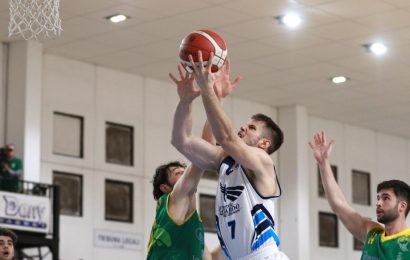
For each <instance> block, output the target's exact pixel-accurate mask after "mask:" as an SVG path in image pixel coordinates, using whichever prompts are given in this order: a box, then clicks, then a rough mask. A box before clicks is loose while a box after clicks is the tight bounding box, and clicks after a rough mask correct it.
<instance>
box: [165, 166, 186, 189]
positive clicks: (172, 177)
mask: <svg viewBox="0 0 410 260" xmlns="http://www.w3.org/2000/svg"><path fill="white" fill-rule="evenodd" d="M184 171H185V168H184V167H170V168H169V170H168V183H169V184H170V185H171V186H172V188H173V187H174V185H175V183H177V181H178V180H179V178H181V176H182V174H184Z"/></svg>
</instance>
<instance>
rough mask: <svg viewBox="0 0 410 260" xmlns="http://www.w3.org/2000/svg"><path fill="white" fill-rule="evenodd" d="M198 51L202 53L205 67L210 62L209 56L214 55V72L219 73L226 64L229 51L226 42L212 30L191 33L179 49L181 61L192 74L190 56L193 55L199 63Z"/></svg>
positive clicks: (212, 69)
mask: <svg viewBox="0 0 410 260" xmlns="http://www.w3.org/2000/svg"><path fill="white" fill-rule="evenodd" d="M198 50H201V51H202V60H203V61H204V65H206V64H207V63H208V61H209V54H210V53H211V52H213V53H214V58H213V60H212V67H211V71H212V72H217V71H218V70H219V69H220V68H221V67H222V66H223V64H224V62H225V59H226V56H227V55H228V49H227V47H226V43H225V41H224V40H223V39H222V37H221V36H219V35H218V34H217V33H216V32H213V31H210V30H198V31H194V32H191V33H190V34H188V35H187V36H185V37H184V39H183V40H182V42H181V46H180V47H179V59H180V62H181V64H182V65H183V66H184V67H185V69H186V70H187V71H188V72H190V73H191V72H192V67H191V62H190V61H189V58H188V56H189V55H192V58H193V59H194V62H198Z"/></svg>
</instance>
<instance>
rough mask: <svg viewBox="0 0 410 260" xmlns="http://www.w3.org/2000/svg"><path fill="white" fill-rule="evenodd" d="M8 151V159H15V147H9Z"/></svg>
mask: <svg viewBox="0 0 410 260" xmlns="http://www.w3.org/2000/svg"><path fill="white" fill-rule="evenodd" d="M6 151H7V157H8V158H13V156H14V151H15V149H14V146H12V145H8V146H7V149H6Z"/></svg>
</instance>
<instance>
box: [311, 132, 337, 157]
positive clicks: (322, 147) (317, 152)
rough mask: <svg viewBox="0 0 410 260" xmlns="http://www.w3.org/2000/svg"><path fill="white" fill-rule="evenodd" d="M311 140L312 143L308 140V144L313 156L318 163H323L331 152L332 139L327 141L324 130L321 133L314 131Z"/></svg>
mask: <svg viewBox="0 0 410 260" xmlns="http://www.w3.org/2000/svg"><path fill="white" fill-rule="evenodd" d="M313 140H314V144H312V143H311V142H309V146H310V148H311V149H312V151H313V156H314V157H315V159H316V161H317V162H318V163H323V162H325V160H327V159H328V158H329V155H330V153H331V152H332V146H333V143H334V140H331V141H330V142H329V143H327V141H326V135H325V133H324V131H322V132H321V133H316V134H315V136H314V137H313Z"/></svg>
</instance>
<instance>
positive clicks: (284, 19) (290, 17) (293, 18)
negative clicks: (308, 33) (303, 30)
mask: <svg viewBox="0 0 410 260" xmlns="http://www.w3.org/2000/svg"><path fill="white" fill-rule="evenodd" d="M278 19H279V21H280V23H282V24H284V25H286V26H287V27H289V28H296V27H298V26H299V25H300V24H301V22H302V19H301V18H300V17H299V16H298V15H297V14H293V13H291V14H287V15H284V16H280V17H278Z"/></svg>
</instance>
